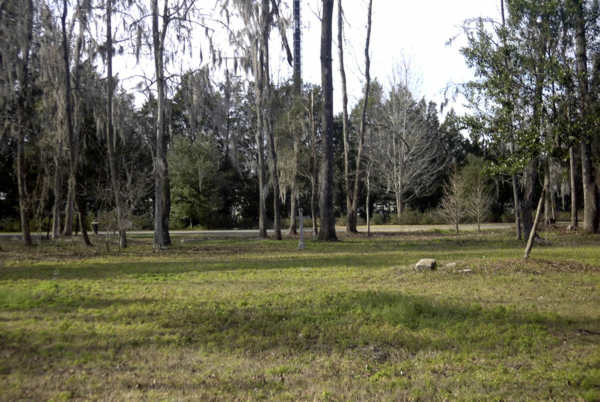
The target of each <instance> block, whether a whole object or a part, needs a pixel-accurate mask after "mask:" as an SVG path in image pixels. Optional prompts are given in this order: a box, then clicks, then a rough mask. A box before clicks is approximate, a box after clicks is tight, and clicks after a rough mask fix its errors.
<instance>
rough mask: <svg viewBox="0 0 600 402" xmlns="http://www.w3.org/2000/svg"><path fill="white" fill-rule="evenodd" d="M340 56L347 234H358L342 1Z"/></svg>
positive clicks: (339, 11) (339, 1)
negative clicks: (351, 174)
mask: <svg viewBox="0 0 600 402" xmlns="http://www.w3.org/2000/svg"><path fill="white" fill-rule="evenodd" d="M337 39H338V56H339V59H340V60H339V63H340V78H341V81H342V117H343V119H342V136H343V139H344V185H345V189H346V232H348V233H356V210H354V209H353V208H352V206H353V202H352V195H353V192H352V187H351V183H350V139H349V138H348V136H349V134H348V89H347V80H346V68H345V66H344V10H343V8H342V0H338V38H337Z"/></svg>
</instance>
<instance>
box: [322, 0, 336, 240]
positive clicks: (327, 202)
mask: <svg viewBox="0 0 600 402" xmlns="http://www.w3.org/2000/svg"><path fill="white" fill-rule="evenodd" d="M322 1H323V17H322V19H321V87H322V90H323V109H322V115H323V150H322V155H323V158H322V159H321V175H320V176H321V178H320V183H319V210H320V211H319V212H320V215H321V230H320V231H319V240H322V241H334V240H337V236H336V233H335V216H334V212H333V169H334V166H333V74H332V71H331V68H332V66H331V39H332V38H331V22H332V15H333V3H334V0H322Z"/></svg>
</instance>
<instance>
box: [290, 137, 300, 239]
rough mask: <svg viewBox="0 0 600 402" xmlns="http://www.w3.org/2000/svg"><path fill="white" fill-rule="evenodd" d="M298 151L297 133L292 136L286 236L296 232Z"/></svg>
mask: <svg viewBox="0 0 600 402" xmlns="http://www.w3.org/2000/svg"><path fill="white" fill-rule="evenodd" d="M299 153H300V144H299V141H298V135H295V136H294V173H293V175H292V186H291V187H292V188H291V189H290V198H291V199H290V227H289V229H288V236H293V235H296V234H297V231H296V226H297V211H296V210H297V209H298V206H297V205H296V201H297V199H298V180H297V174H298V173H297V172H298V156H299Z"/></svg>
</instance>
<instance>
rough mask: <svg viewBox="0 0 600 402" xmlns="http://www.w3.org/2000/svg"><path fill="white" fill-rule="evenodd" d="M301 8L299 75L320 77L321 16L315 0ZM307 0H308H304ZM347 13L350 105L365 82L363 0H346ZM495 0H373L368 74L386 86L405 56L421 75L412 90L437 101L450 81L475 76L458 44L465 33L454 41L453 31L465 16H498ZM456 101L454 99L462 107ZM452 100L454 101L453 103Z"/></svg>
mask: <svg viewBox="0 0 600 402" xmlns="http://www.w3.org/2000/svg"><path fill="white" fill-rule="evenodd" d="M302 3H303V6H304V7H303V9H302V17H303V25H304V31H303V35H304V36H303V57H304V59H303V61H302V67H303V76H304V80H305V81H307V82H320V80H321V78H320V74H321V72H320V66H319V65H318V62H317V61H318V60H319V57H320V56H319V52H320V48H319V41H320V33H321V32H320V21H319V20H318V18H317V13H320V11H319V3H320V1H319V0H302ZM307 3H308V4H307ZM342 4H343V7H344V13H345V18H346V24H347V25H346V28H345V29H346V47H345V50H346V51H345V56H344V59H345V64H346V74H347V76H348V96H349V103H350V107H351V106H352V105H354V104H355V103H356V102H357V100H358V99H359V98H360V97H361V91H362V88H363V85H364V75H363V72H364V63H365V61H364V46H365V39H366V23H367V1H366V0H344V1H343V3H342ZM499 13H500V1H499V0H454V1H450V0H408V1H400V0H373V17H372V22H373V27H372V34H371V52H370V54H371V77H373V78H377V79H378V80H379V82H380V83H381V84H383V85H384V86H388V85H389V83H390V79H391V76H392V71H393V68H394V64H397V63H399V62H401V61H402V60H403V58H404V59H407V60H408V62H409V64H410V66H411V69H412V72H413V73H414V74H415V75H416V77H415V78H417V81H420V83H421V85H420V86H419V88H411V89H413V90H415V89H416V90H417V91H416V92H417V93H415V96H416V97H418V98H420V97H421V96H425V97H426V98H427V100H434V101H436V102H437V103H438V106H439V104H440V103H441V101H442V99H443V95H442V92H443V89H444V88H445V87H446V85H447V84H448V83H462V82H465V81H468V80H469V79H471V78H472V77H473V76H472V74H471V72H470V71H469V69H468V68H467V66H466V64H465V62H464V59H463V56H462V55H461V54H460V52H459V50H460V48H461V46H463V45H464V44H465V40H464V35H461V37H459V38H458V40H456V41H455V42H454V43H453V45H452V46H446V42H447V41H448V39H450V38H451V37H454V36H455V35H457V34H458V33H461V29H460V27H461V25H462V24H463V22H464V20H465V19H467V18H475V17H480V16H483V17H492V18H495V19H499V16H500V14H499ZM334 17H335V18H334V32H333V35H334V39H336V38H337V1H336V9H335V10H334ZM334 42H336V43H334V49H333V64H334V65H333V68H334V91H335V98H334V108H335V110H336V111H339V110H340V108H341V88H340V83H339V72H338V71H339V65H338V57H337V48H336V46H337V40H334ZM460 103H461V102H460V101H459V102H458V104H457V105H454V107H455V109H460V110H462V108H461V107H460ZM451 106H452V105H451Z"/></svg>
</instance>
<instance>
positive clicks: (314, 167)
mask: <svg viewBox="0 0 600 402" xmlns="http://www.w3.org/2000/svg"><path fill="white" fill-rule="evenodd" d="M310 116H311V117H310V120H311V153H312V155H311V179H310V213H311V217H312V228H313V240H315V239H316V238H317V236H318V235H319V229H318V228H317V202H318V201H317V188H318V183H319V159H318V158H319V156H318V149H317V148H318V147H317V124H316V114H315V94H314V91H313V92H311V94H310Z"/></svg>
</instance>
